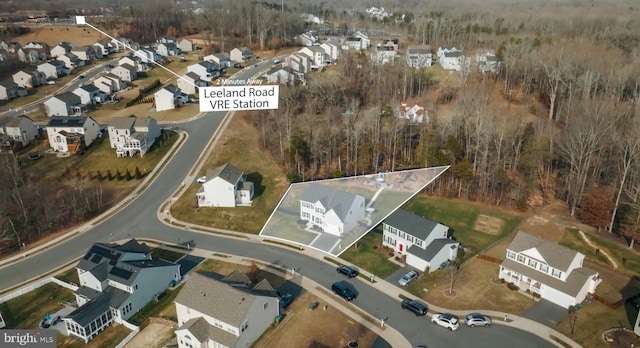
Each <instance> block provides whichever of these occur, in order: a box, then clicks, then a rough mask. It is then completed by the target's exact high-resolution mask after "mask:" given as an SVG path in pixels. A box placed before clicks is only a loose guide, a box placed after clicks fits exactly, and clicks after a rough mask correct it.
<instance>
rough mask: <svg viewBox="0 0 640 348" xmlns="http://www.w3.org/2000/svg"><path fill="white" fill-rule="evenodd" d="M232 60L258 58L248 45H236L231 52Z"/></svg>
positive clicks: (244, 60)
mask: <svg viewBox="0 0 640 348" xmlns="http://www.w3.org/2000/svg"><path fill="white" fill-rule="evenodd" d="M229 57H230V58H231V60H232V61H234V62H238V63H244V62H250V61H254V60H256V55H255V54H253V52H251V50H250V49H248V48H247V47H244V46H242V47H236V48H234V49H232V50H231V52H229Z"/></svg>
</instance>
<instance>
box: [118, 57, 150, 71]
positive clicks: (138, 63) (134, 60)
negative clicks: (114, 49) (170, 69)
mask: <svg viewBox="0 0 640 348" xmlns="http://www.w3.org/2000/svg"><path fill="white" fill-rule="evenodd" d="M125 64H128V65H131V66H134V67H135V68H136V71H138V72H142V71H147V70H149V69H150V68H151V66H150V65H149V63H147V62H146V61H143V60H142V58H140V57H138V56H136V55H133V54H131V55H128V56H125V57H122V58H120V59H119V60H118V65H125Z"/></svg>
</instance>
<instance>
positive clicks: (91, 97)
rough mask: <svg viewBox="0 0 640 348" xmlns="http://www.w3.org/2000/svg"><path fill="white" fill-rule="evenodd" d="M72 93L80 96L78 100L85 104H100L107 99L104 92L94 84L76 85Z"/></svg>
mask: <svg viewBox="0 0 640 348" xmlns="http://www.w3.org/2000/svg"><path fill="white" fill-rule="evenodd" d="M72 93H73V94H75V95H77V96H78V97H80V102H81V103H82V104H85V105H95V104H102V103H104V102H105V100H107V96H106V94H105V93H103V92H102V91H101V90H100V89H99V88H98V87H96V86H94V85H84V86H81V87H78V88H76V89H74V90H73V91H72Z"/></svg>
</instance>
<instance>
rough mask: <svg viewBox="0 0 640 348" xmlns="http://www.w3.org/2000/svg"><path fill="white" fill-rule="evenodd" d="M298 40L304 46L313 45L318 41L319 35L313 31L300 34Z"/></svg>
mask: <svg viewBox="0 0 640 348" xmlns="http://www.w3.org/2000/svg"><path fill="white" fill-rule="evenodd" d="M298 42H299V43H300V45H302V46H313V45H314V44H316V43H318V37H317V36H316V35H315V34H314V33H313V32H311V31H307V32H306V33H302V34H300V35H298Z"/></svg>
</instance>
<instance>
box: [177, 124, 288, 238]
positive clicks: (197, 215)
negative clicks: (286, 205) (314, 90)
mask: <svg viewBox="0 0 640 348" xmlns="http://www.w3.org/2000/svg"><path fill="white" fill-rule="evenodd" d="M251 116H252V114H251V113H250V112H249V113H247V114H245V115H244V116H243V115H242V114H236V115H235V116H234V117H233V119H232V120H231V122H230V123H229V125H228V127H227V128H226V130H225V131H224V133H223V134H222V135H221V139H224V141H221V142H219V143H218V144H217V146H216V148H214V150H213V152H212V155H211V157H210V158H208V159H206V162H205V165H204V167H203V170H202V172H200V173H198V176H202V175H205V173H206V170H207V169H208V168H215V167H217V166H220V165H223V164H225V163H227V162H230V163H232V164H233V165H235V166H236V167H238V168H240V169H241V170H242V171H243V172H244V173H245V175H247V180H248V181H251V182H253V185H254V191H255V194H254V198H253V205H252V206H251V207H235V208H198V209H195V208H194V200H195V193H196V192H197V190H198V189H199V188H200V184H197V183H195V182H194V183H192V185H191V187H190V188H189V189H188V190H187V191H186V193H185V194H184V195H182V197H180V198H179V199H178V200H177V201H176V202H175V203H174V204H173V205H172V207H171V214H172V215H173V216H174V217H175V218H176V219H179V220H183V221H188V222H191V223H196V224H200V225H206V226H212V227H217V228H222V229H228V230H234V231H240V232H247V233H259V232H260V230H261V229H262V226H263V225H264V223H265V222H266V221H267V219H268V218H269V216H270V215H271V212H272V211H273V209H274V208H275V207H276V205H277V204H278V202H279V201H280V198H281V197H282V195H283V194H284V192H285V191H286V189H287V187H288V186H289V183H288V182H287V180H286V178H285V175H284V173H283V172H282V170H281V169H280V167H279V166H278V165H277V163H276V161H274V160H273V159H272V158H271V156H270V155H269V154H268V153H266V152H264V151H262V150H260V148H259V145H258V138H259V137H258V134H257V131H256V129H255V128H253V127H252V126H251V125H249V124H248V123H247V122H246V121H245V117H251Z"/></svg>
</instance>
